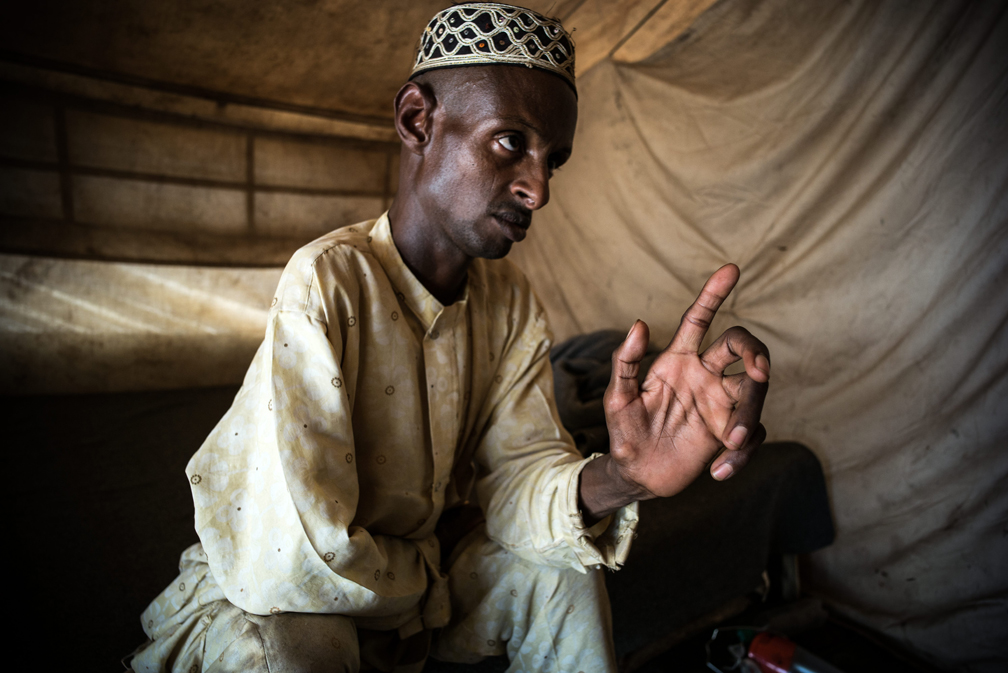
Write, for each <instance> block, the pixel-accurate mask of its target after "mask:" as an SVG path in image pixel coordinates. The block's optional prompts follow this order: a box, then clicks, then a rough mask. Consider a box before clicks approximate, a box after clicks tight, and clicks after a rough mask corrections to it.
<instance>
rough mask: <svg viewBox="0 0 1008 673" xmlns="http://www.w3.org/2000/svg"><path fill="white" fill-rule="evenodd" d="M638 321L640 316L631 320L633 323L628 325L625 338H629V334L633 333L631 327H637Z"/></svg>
mask: <svg viewBox="0 0 1008 673" xmlns="http://www.w3.org/2000/svg"><path fill="white" fill-rule="evenodd" d="M638 322H640V318H637V320H634V321H633V324H632V325H630V331H629V332H627V333H626V338H627V339H629V338H630V335H631V334H633V328H634V327H637V323H638Z"/></svg>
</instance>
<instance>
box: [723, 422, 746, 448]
mask: <svg viewBox="0 0 1008 673" xmlns="http://www.w3.org/2000/svg"><path fill="white" fill-rule="evenodd" d="M748 434H749V431H748V430H746V427H745V426H744V425H736V426H735V429H734V430H732V431H731V434H730V435H728V443H729V444H731V445H732V447H733V448H736V449H741V448H742V445H743V444H745V438H746V436H747V435H748Z"/></svg>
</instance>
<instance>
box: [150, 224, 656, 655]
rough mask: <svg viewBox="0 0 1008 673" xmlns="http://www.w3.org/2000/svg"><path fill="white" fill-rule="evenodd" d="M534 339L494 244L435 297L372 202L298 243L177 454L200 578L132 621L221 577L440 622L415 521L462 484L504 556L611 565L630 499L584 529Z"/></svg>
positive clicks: (444, 600) (301, 605) (532, 313)
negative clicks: (231, 380) (203, 418)
mask: <svg viewBox="0 0 1008 673" xmlns="http://www.w3.org/2000/svg"><path fill="white" fill-rule="evenodd" d="M551 339H552V336H551V333H550V331H549V327H548V325H547V321H546V316H545V313H544V311H543V308H542V306H541V305H540V303H539V301H538V299H537V298H536V297H535V295H534V294H533V293H532V291H531V289H530V288H529V286H528V283H527V281H526V279H525V278H524V276H523V275H522V274H521V273H520V272H519V271H518V270H517V269H516V268H515V267H514V266H513V265H512V264H511V263H509V262H507V261H505V260H500V261H487V260H475V261H474V262H473V264H472V266H471V267H470V269H469V276H468V282H467V286H466V288H465V290H464V294H463V296H462V298H461V299H460V300H459V301H456V302H455V303H454V304H452V305H450V306H442V305H441V304H440V303H439V302H438V301H437V300H436V299H435V298H434V297H433V296H432V295H431V294H430V293H429V292H427V290H426V289H425V288H424V287H423V286H422V285H421V284H420V282H419V281H418V280H417V279H416V278H415V277H414V276H413V274H412V273H411V272H410V271H409V269H408V268H407V267H406V265H405V264H404V263H403V261H402V258H401V257H400V255H399V252H398V250H397V249H396V247H395V244H394V242H393V240H392V235H391V231H390V228H389V222H388V219H387V217H386V216H382V217H381V218H379V219H378V220H373V221H369V222H365V223H362V224H358V225H355V226H351V227H346V228H343V229H339V230H337V231H334V232H332V233H330V234H328V235H326V236H324V237H322V238H320V239H318V240H317V241H315V242H313V243H311V244H309V245H307V246H305V247H304V248H302V249H301V250H299V251H298V252H297V253H296V254H295V255H294V257H293V258H292V259H291V261H290V263H289V264H288V266H287V268H286V270H285V271H284V274H283V276H282V278H281V280H280V285H279V287H278V288H277V293H276V296H275V297H274V299H273V305H272V308H271V310H270V313H269V320H268V325H267V328H266V338H265V340H264V341H263V344H262V345H261V346H260V348H259V350H258V352H257V354H256V356H255V359H254V360H253V362H252V365H251V366H250V368H249V370H248V373H247V375H246V377H245V381H244V384H243V385H242V388H241V390H240V391H239V393H238V395H237V397H236V398H235V401H234V403H233V405H232V407H231V409H230V410H229V411H228V412H227V414H226V415H225V416H224V418H223V419H221V421H220V423H219V424H218V425H217V427H216V428H215V429H214V431H213V432H212V433H211V435H210V436H209V437H208V438H207V440H206V442H205V443H204V444H203V446H202V447H201V448H200V449H199V451H198V452H197V453H196V454H195V455H194V456H193V458H192V460H191V461H190V462H189V465H188V466H187V468H186V474H187V475H188V476H189V481H190V483H191V486H192V492H193V499H194V502H195V506H196V529H197V531H198V533H199V536H200V540H201V541H202V545H203V551H204V552H205V554H206V558H207V561H208V563H209V566H210V569H211V572H212V574H213V577H214V579H215V580H216V583H215V584H216V585H219V589H218V588H217V587H216V586H213V590H212V591H211V592H210V593H209V594H208V595H207V596H199V595H194V592H195V594H199V593H200V592H199V589H198V588H196V587H189V588H188V589H184V588H183V589H182V590H177V587H176V588H173V587H169V588H168V589H166V591H165V593H164V594H162V596H160V597H159V598H158V599H157V600H155V602H154V603H152V605H151V607H150V608H148V612H147V613H145V615H144V622H145V623H144V627H145V628H146V629H148V635H150V636H151V637H154V638H157V637H158V633H157V632H162V633H163V627H168V624H167V623H165V619H167V621H169V622H171V621H176V619H177V618H179V617H181V616H182V615H181V614H178V613H179V611H180V610H181V611H182V612H187V610H186V609H185V608H184V606H185V604H187V603H188V604H189V606H190V608H191V607H194V606H193V603H205V602H207V601H209V600H214V599H219V598H220V597H221V596H220V592H221V591H222V592H223V595H224V596H226V598H227V599H228V600H229V601H230V602H231V603H233V604H234V605H236V606H238V607H240V608H242V609H243V610H245V611H247V612H250V613H255V614H260V615H263V614H269V613H278V612H284V611H296V612H312V613H334V614H343V615H348V616H353V617H355V618H356V620H357V621H358V623H359V624H360V625H362V626H364V627H366V628H381V629H395V628H398V629H399V630H400V633H401V634H402V635H404V636H405V635H409V634H410V633H413V632H416V631H417V630H419V629H421V628H435V627H439V626H443V625H444V624H446V623H447V621H448V618H449V613H450V607H449V603H448V596H447V584H446V578H445V576H444V575H443V574H442V573H441V572H440V569H439V554H440V550H439V546H438V540H437V538H436V537H435V536H434V526H435V524H436V523H437V520H438V517H439V516H440V515H441V512H442V511H443V510H444V509H445V508H447V507H451V506H453V505H456V504H459V503H462V502H465V501H468V500H470V499H471V498H475V499H478V502H479V504H480V506H481V507H482V509H483V511H484V513H485V516H486V520H487V526H486V530H487V535H488V536H489V537H490V539H492V540H493V541H495V542H496V543H498V544H499V545H500V546H501V547H503V548H504V549H506V550H508V551H510V552H512V553H514V554H517V555H518V556H520V557H522V558H524V559H527V560H529V561H532V562H534V563H537V564H545V565H550V566H555V567H569V568H575V569H578V570H580V571H581V572H584V571H585V569H586V567H593V568H594V567H597V566H598V565H606V566H608V567H610V568H613V569H615V568H617V567H619V565H621V564H622V563H623V561H624V560H625V559H626V556H627V553H628V551H629V547H630V540H631V538H632V536H633V535H632V534H633V531H634V529H635V528H636V523H637V507H636V505H631V506H629V507H626V508H623V509H622V510H620V511H619V512H617V514H616V515H615V516H614V517H613V519H612V523H611V524H610V525H609V526H608V528H606V529H605V531H604V532H603V533H601V534H600V535H599V536H597V537H594V536H593V535H591V534H590V533H589V531H588V530H587V529H586V527H585V525H584V522H583V520H582V517H581V514H580V512H579V511H578V493H577V491H578V479H579V474H580V472H581V470H582V468H583V467H584V465H585V464H586V463H587V462H588V461H590V460H591V458H588V459H582V458H581V456H580V455H579V454H578V453H577V451H576V450H575V448H574V445H573V442H572V441H571V439H570V437H569V435H568V434H567V432H566V431H565V430H564V429H563V427H562V425H561V423H560V420H559V417H558V415H557V411H556V406H555V404H554V401H553V380H552V371H551V368H550V362H549V349H550V346H551ZM213 584H214V583H209V586H212V585H213ZM201 586H202V585H201ZM169 613H172V614H169ZM173 615H174V616H175V618H176V619H172V616H173ZM155 621H157V622H160V624H159V626H161V627H162V628H158V627H155V626H154V622H155Z"/></svg>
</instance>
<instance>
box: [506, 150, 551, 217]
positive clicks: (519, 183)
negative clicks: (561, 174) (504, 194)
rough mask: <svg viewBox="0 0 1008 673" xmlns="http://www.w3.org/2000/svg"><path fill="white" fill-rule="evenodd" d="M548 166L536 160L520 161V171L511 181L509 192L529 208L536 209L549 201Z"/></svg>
mask: <svg viewBox="0 0 1008 673" xmlns="http://www.w3.org/2000/svg"><path fill="white" fill-rule="evenodd" d="M549 179H550V172H549V166H546V165H545V164H544V163H539V162H537V161H531V160H527V161H524V162H522V166H521V167H520V172H519V174H518V176H517V178H516V179H515V180H514V182H512V183H511V193H512V194H514V195H515V196H517V197H518V198H519V199H521V201H522V205H524V206H525V207H526V208H528V209H529V210H538V209H539V208H542V207H543V206H545V205H546V204H547V203H548V202H549V197H550V193H549Z"/></svg>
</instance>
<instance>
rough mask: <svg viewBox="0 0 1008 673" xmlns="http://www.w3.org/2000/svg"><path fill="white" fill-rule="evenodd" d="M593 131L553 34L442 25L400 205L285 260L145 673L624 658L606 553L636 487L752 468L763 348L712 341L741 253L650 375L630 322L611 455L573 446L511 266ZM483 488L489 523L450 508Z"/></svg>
mask: <svg viewBox="0 0 1008 673" xmlns="http://www.w3.org/2000/svg"><path fill="white" fill-rule="evenodd" d="M576 121H577V98H576V92H575V88H574V79H573V46H572V44H571V42H570V40H569V38H568V36H567V34H566V33H565V32H564V31H563V28H562V27H561V26H560V25H559V23H557V22H555V21H552V20H549V19H546V18H544V17H542V16H540V15H538V14H535V13H533V12H530V11H528V10H523V9H520V8H514V7H509V6H506V5H489V4H474V5H461V6H456V7H453V8H450V9H447V10H445V11H443V12H440V13H439V14H438V15H436V16H435V17H434V19H433V20H432V21H431V23H430V24H429V25H428V27H427V29H426V31H425V33H424V36H423V40H422V44H421V47H420V51H419V53H418V56H417V64H416V66H415V68H414V71H413V76H412V78H411V80H410V81H409V82H407V83H406V84H405V85H404V86H403V87H402V89H401V90H400V91H399V93H398V95H397V96H396V99H395V123H396V129H397V130H398V133H399V136H400V138H401V139H402V159H401V168H400V183H399V184H400V188H399V193H398V195H397V196H396V199H395V201H394V203H393V204H392V206H391V208H390V210H389V212H388V213H387V214H386V215H384V216H382V217H381V218H379V219H378V220H376V221H371V222H365V223H362V224H359V225H355V226H351V227H347V228H345V229H340V230H337V231H335V232H332V233H330V234H328V235H326V236H324V237H322V238H321V239H319V240H317V241H315V242H314V243H311V244H309V245H308V246H306V247H305V248H302V249H301V250H300V251H298V252H297V253H296V254H295V255H294V257H293V258H292V260H291V262H290V263H289V264H288V266H287V268H286V270H285V271H284V274H283V277H282V278H281V281H280V285H279V287H278V289H277V293H276V296H275V297H274V299H273V305H272V308H271V311H270V315H269V322H268V325H267V330H266V338H265V340H264V342H263V344H262V346H261V347H260V349H259V351H258V353H257V354H256V357H255V359H254V361H253V363H252V365H251V367H250V369H249V372H248V374H247V375H246V378H245V381H244V384H243V386H242V389H241V391H240V392H239V393H238V396H237V397H236V398H235V402H234V404H233V406H232V408H231V409H230V410H229V411H228V413H227V414H226V415H225V417H224V418H223V419H222V420H221V422H220V423H219V424H218V426H217V428H215V430H214V431H213V433H212V434H211V435H210V437H209V438H208V439H207V441H206V442H205V443H204V445H203V446H202V447H201V448H200V450H199V451H198V452H197V453H196V455H195V456H194V457H193V459H192V460H191V461H190V463H189V466H188V467H187V470H186V472H187V474H188V476H189V480H190V483H191V485H192V491H193V499H194V502H195V506H196V528H197V531H198V532H199V535H200V540H201V544H199V545H195V546H194V547H192V548H190V549H188V550H186V552H185V553H184V554H183V557H182V563H181V567H180V571H181V574H180V576H179V578H178V579H177V580H176V581H175V582H174V583H173V584H172V585H171V586H169V587H168V588H167V589H166V590H165V591H164V592H163V593H162V594H161V595H160V596H159V597H158V598H157V599H155V601H154V602H153V603H152V604H151V605H150V607H149V608H148V609H147V611H146V612H145V613H144V615H143V620H144V628H145V630H146V631H147V633H148V635H149V636H150V637H151V638H152V641H153V642H152V643H150V644H148V645H147V646H145V647H144V648H142V649H141V650H140V651H139V652H138V654H137V656H136V657H135V658H134V660H133V667H134V668H135V670H137V671H146V670H161V669H162V668H171V669H172V670H194V671H195V670H202V671H210V670H212V671H223V670H229V671H230V670H256V671H259V670H261V671H266V670H269V671H278V670H312V671H314V670H347V671H355V670H358V669H361V668H363V669H364V670H367V669H368V668H377V669H378V670H401V671H407V670H420V669H421V668H422V666H423V663H424V660H425V658H426V657H427V656H428V654H431V655H433V656H435V657H437V658H440V659H446V660H452V661H477V660H479V659H480V658H482V657H484V656H487V655H493V654H502V653H505V652H506V653H507V654H508V656H509V658H510V660H511V666H512V670H525V671H533V670H535V671H539V670H542V671H554V670H563V671H586V672H587V671H605V670H615V662H614V655H613V650H612V637H611V628H610V623H609V620H610V617H609V610H608V602H607V598H606V595H605V587H604V583H603V580H602V576H601V570H600V569H601V567H602V566H603V565H605V566H606V567H608V568H610V569H613V570H615V569H617V568H618V567H619V566H620V565H621V564H622V563H623V561H624V560H625V559H626V556H627V553H628V551H629V547H630V541H631V539H632V537H633V534H634V529H635V528H636V521H637V506H636V502H637V501H639V500H642V499H646V498H652V497H664V496H670V495H673V494H675V493H678V492H679V491H681V490H682V489H683V488H685V487H686V486H687V485H688V484H689V483H690V482H691V481H693V479H695V478H696V477H697V476H698V475H699V474H700V473H701V472H702V471H703V470H705V469H707V466H708V465H710V466H711V467H710V469H711V470H712V472H713V474H714V476H715V477H716V478H722V479H723V478H727V477H728V476H729V475H730V474H731V472H732V471H733V470H735V469H738V468H740V467H741V466H743V465H744V464H745V462H746V460H747V459H748V456H749V455H750V454H751V453H752V451H754V450H755V448H756V447H757V446H758V445H759V444H760V443H761V442H762V440H763V438H764V436H765V433H764V431H763V429H762V426H760V425H759V415H760V411H761V407H762V403H763V398H764V395H765V392H766V383H767V380H768V377H769V360H768V353H767V351H766V348H765V347H764V346H763V345H762V344H761V343H760V342H759V341H757V340H756V339H755V338H753V337H752V336H751V335H749V334H748V333H747V332H745V331H744V330H742V329H740V328H733V329H732V330H729V331H728V332H726V333H725V334H724V335H722V336H721V337H720V338H719V339H718V340H717V341H715V342H714V344H713V345H711V346H710V347H709V348H708V349H707V350H706V351H705V352H704V353H703V354H702V355H698V352H697V351H698V348H699V345H700V342H701V340H702V338H703V336H704V334H705V332H706V330H707V327H708V325H709V324H710V320H711V319H712V318H713V316H714V313H715V311H716V310H717V308H718V306H719V305H720V304H721V302H722V301H723V300H724V298H725V297H726V296H727V295H728V293H729V292H730V291H731V289H732V287H733V286H734V284H735V282H736V281H737V279H738V269H737V268H736V267H735V266H734V265H728V266H725V267H723V268H721V269H720V270H718V271H717V272H716V273H715V274H714V275H713V276H712V277H711V279H710V280H708V282H707V284H706V285H705V286H704V289H703V291H702V293H701V294H700V297H699V298H698V300H697V302H696V303H694V304H693V306H691V307H690V308H689V310H688V311H687V312H686V314H685V315H684V317H683V321H682V324H681V326H680V329H679V330H678V332H677V334H676V336H675V338H674V340H673V341H672V343H671V344H670V345H669V347H668V348H667V349H666V350H665V351H664V352H663V353H662V354H661V356H660V357H659V358H658V359H657V360H656V362H655V364H654V365H653V367H652V369H651V371H650V373H649V375H648V377H647V379H646V380H645V382H644V384H643V386H641V387H638V383H637V373H638V369H639V362H640V360H641V358H642V357H643V356H644V354H645V350H646V348H647V343H648V330H647V326H646V325H645V324H644V323H643V322H640V321H638V322H637V323H635V324H634V326H633V327H632V328H631V330H630V333H629V334H628V335H627V339H626V341H625V342H624V343H623V344H622V345H621V346H620V347H619V349H617V351H616V352H615V353H614V355H613V365H614V366H613V375H612V381H611V383H610V386H609V389H608V392H607V393H606V399H605V409H606V420H607V424H608V426H609V430H610V438H611V452H610V453H609V454H608V455H605V456H597V455H596V456H592V457H591V458H589V459H582V457H581V456H580V455H578V454H577V452H576V450H575V449H574V447H573V444H572V442H571V440H570V437H569V436H568V435H567V433H566V432H565V431H564V430H563V428H562V426H561V424H560V421H559V419H558V416H557V412H556V408H555V404H554V402H553V391H552V375H551V371H550V365H549V359H548V353H549V348H550V345H551V335H550V332H549V329H548V326H547V324H546V319H545V315H544V311H543V308H542V306H541V305H540V304H539V302H538V300H537V298H536V297H535V295H534V294H533V293H532V291H531V289H530V288H529V286H528V283H527V281H526V280H525V278H524V277H523V276H522V275H521V273H520V272H519V271H518V270H517V269H516V268H515V267H514V266H512V265H511V264H509V263H508V262H506V261H504V260H502V259H500V258H502V257H504V256H505V255H506V254H507V252H508V251H509V250H510V248H511V245H512V244H513V243H514V242H517V241H520V240H522V239H523V238H524V237H525V234H526V231H527V229H528V227H529V225H530V223H531V216H532V212H533V211H535V210H538V209H539V208H542V207H543V206H544V205H546V203H547V201H548V200H549V179H550V176H551V174H552V171H553V170H555V169H556V168H558V167H559V166H560V165H562V164H563V163H564V162H565V161H566V160H567V158H568V157H569V156H570V153H571V149H572V143H573V137H574V129H575V125H576ZM739 359H742V360H743V361H744V364H745V373H741V374H736V375H734V376H724V375H723V372H724V369H725V368H726V367H727V366H728V365H729V364H731V363H732V362H735V361H737V360H739ZM722 447H727V448H728V449H730V450H729V451H725V452H724V453H723V454H722V455H720V457H718V454H719V452H720V451H721V450H722ZM712 461H713V463H712ZM476 504H478V505H479V508H480V510H481V511H482V513H483V515H484V516H485V523H479V522H478V521H474V520H473V519H472V517H469V516H467V515H465V514H462V515H459V512H463V513H464V512H471V511H472V509H471V507H470V508H469V509H467V508H466V506H468V505H472V506H475V505H476ZM446 511H447V512H448V513H447V514H446ZM474 524H475V525H474ZM442 554H444V555H445V558H446V562H445V563H444V565H442V561H441V559H442Z"/></svg>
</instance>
